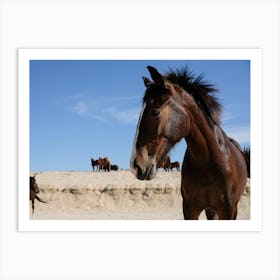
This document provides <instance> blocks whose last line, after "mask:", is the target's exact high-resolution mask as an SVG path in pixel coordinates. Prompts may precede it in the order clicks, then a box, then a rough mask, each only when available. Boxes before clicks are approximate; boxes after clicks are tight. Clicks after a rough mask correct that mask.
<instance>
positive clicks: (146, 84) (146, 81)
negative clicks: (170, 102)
mask: <svg viewBox="0 0 280 280" xmlns="http://www.w3.org/2000/svg"><path fill="white" fill-rule="evenodd" d="M142 79H143V81H144V84H145V87H146V88H148V87H149V86H151V85H152V81H151V80H150V79H148V78H146V77H142Z"/></svg>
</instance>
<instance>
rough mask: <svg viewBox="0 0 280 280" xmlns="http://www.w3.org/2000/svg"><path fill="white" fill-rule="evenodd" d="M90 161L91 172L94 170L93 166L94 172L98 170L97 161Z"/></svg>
mask: <svg viewBox="0 0 280 280" xmlns="http://www.w3.org/2000/svg"><path fill="white" fill-rule="evenodd" d="M90 160H91V166H92V171H94V170H95V166H96V171H98V170H99V160H98V159H97V160H94V159H93V158H91V159H90Z"/></svg>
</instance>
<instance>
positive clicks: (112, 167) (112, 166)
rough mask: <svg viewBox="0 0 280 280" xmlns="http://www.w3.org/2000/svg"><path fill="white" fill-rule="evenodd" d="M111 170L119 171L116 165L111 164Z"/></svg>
mask: <svg viewBox="0 0 280 280" xmlns="http://www.w3.org/2000/svg"><path fill="white" fill-rule="evenodd" d="M111 170H114V171H118V170H119V166H118V165H116V164H111Z"/></svg>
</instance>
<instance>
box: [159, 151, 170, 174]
mask: <svg viewBox="0 0 280 280" xmlns="http://www.w3.org/2000/svg"><path fill="white" fill-rule="evenodd" d="M157 168H162V169H163V170H164V171H169V170H170V169H171V163H170V157H169V156H168V155H166V156H165V157H164V158H163V159H162V160H161V161H160V162H159V163H158V164H157Z"/></svg>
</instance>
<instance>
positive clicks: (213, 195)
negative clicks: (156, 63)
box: [130, 66, 248, 220]
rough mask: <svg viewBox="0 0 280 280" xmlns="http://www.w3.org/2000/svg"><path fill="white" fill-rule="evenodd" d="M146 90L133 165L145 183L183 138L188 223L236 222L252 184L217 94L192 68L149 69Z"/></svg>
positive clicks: (185, 202)
mask: <svg viewBox="0 0 280 280" xmlns="http://www.w3.org/2000/svg"><path fill="white" fill-rule="evenodd" d="M147 68H148V71H149V73H150V75H151V78H152V80H150V79H149V78H146V77H142V78H143V81H144V85H145V87H146V90H145V94H144V97H143V101H142V103H143V106H142V111H141V113H140V116H139V121H138V125H137V128H136V134H135V138H134V143H133V147H132V154H131V159H130V169H131V172H132V173H133V174H134V175H135V176H136V178H138V179H139V180H151V179H153V178H154V177H155V176H156V174H157V168H156V166H157V164H158V163H159V162H160V161H161V160H162V159H163V158H164V157H165V155H166V154H167V153H168V152H169V151H170V150H171V148H172V147H174V146H175V144H176V143H178V142H179V141H180V140H181V139H182V138H184V139H185V141H186V143H187V149H186V152H185V156H184V159H183V164H182V168H181V194H182V198H183V205H182V206H183V207H182V208H183V215H184V219H185V220H197V219H198V218H199V215H200V213H201V212H202V211H203V210H205V212H206V216H207V219H208V220H212V219H220V220H234V219H236V217H237V212H238V209H237V205H238V202H239V200H240V197H241V195H242V193H243V191H244V189H245V185H246V181H247V164H248V163H246V160H245V155H244V154H243V152H242V150H241V148H240V146H239V145H238V144H237V142H236V141H234V140H233V139H231V138H229V137H228V136H227V135H226V133H225V132H224V131H223V129H222V128H221V117H220V113H221V109H222V105H221V103H220V102H219V101H218V99H217V97H216V92H217V90H216V89H215V87H214V86H213V85H212V84H209V83H207V82H206V81H205V80H204V76H203V75H199V76H194V74H192V73H191V72H190V71H189V70H188V69H187V68H183V69H182V70H178V69H176V70H170V72H169V73H167V74H165V75H162V74H160V73H159V72H158V70H157V69H156V68H154V67H152V66H148V67H147Z"/></svg>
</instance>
